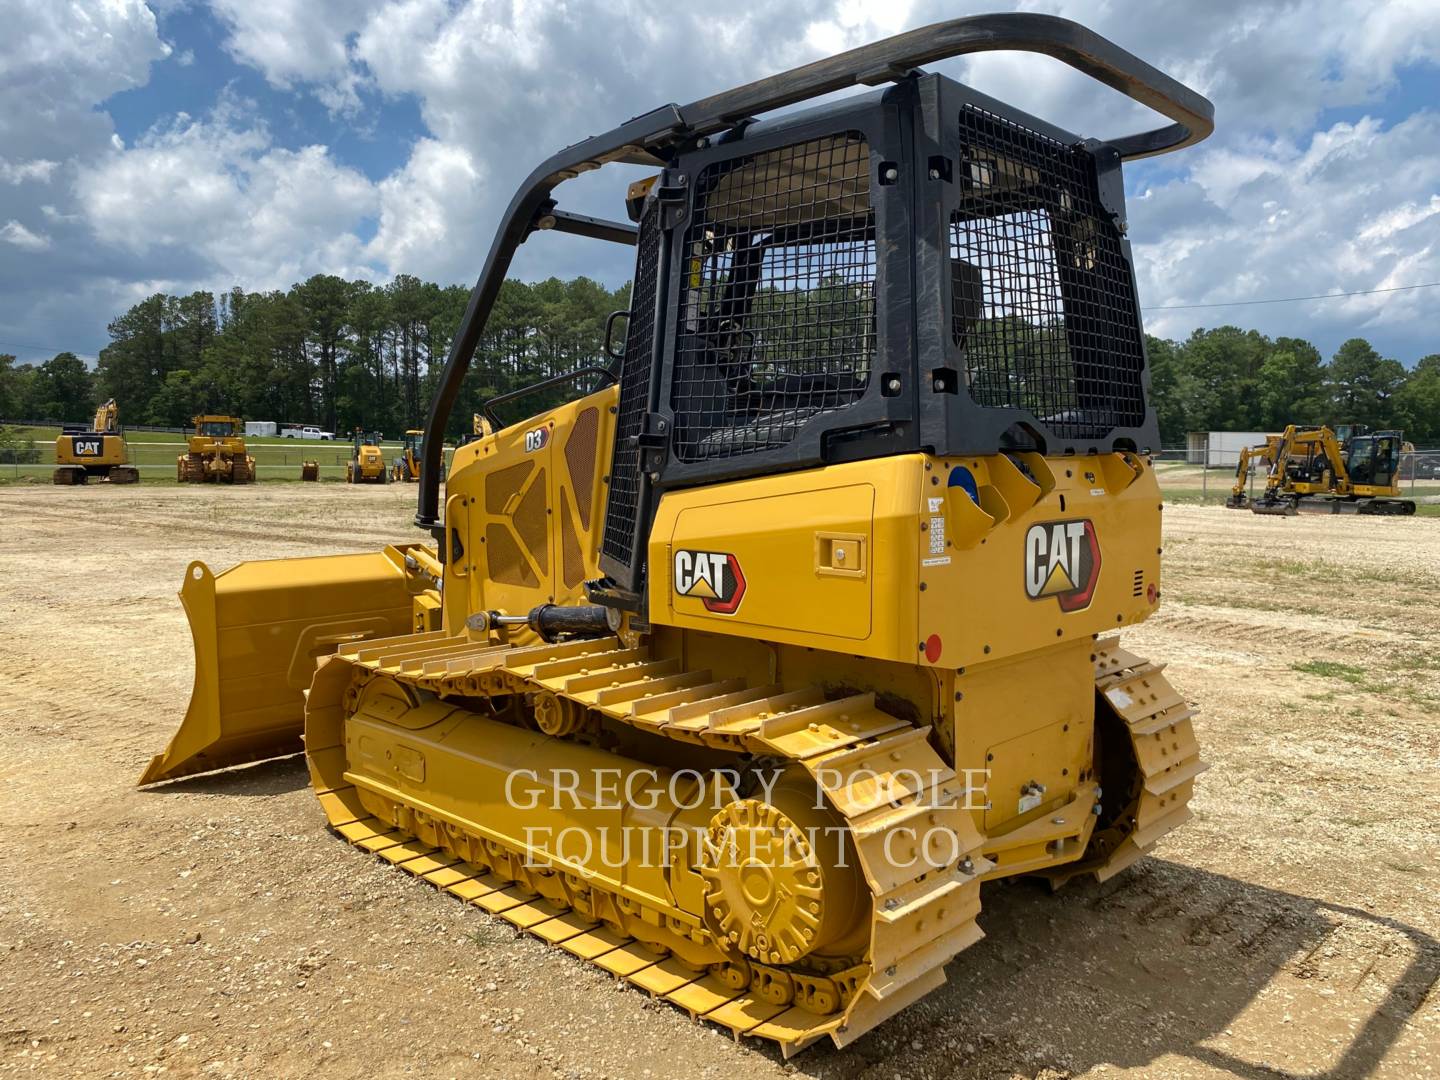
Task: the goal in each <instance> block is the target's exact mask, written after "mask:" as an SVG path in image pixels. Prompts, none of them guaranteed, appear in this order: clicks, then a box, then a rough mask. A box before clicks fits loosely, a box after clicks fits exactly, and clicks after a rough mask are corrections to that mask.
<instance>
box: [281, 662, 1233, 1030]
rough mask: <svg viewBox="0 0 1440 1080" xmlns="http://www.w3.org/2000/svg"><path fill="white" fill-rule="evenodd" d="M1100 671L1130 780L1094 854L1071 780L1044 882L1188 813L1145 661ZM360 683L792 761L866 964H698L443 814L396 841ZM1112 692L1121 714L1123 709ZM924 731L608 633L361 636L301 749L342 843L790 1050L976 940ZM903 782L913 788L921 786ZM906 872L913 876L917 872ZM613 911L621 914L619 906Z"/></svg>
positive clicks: (1113, 859)
mask: <svg viewBox="0 0 1440 1080" xmlns="http://www.w3.org/2000/svg"><path fill="white" fill-rule="evenodd" d="M1096 666H1097V690H1099V691H1100V692H1101V693H1103V694H1105V695H1106V700H1109V701H1110V702H1111V703H1112V705H1114V707H1115V709H1116V712H1117V714H1119V715H1121V716H1123V717H1125V722H1126V723H1127V724H1128V726H1129V730H1130V731H1131V733H1132V737H1133V739H1134V740H1135V741H1134V743H1133V746H1132V748H1131V751H1130V752H1131V753H1132V754H1133V755H1134V757H1135V759H1137V760H1139V761H1140V762H1141V770H1142V771H1143V778H1142V777H1141V776H1140V775H1139V774H1137V775H1136V777H1135V782H1134V784H1133V785H1132V786H1133V788H1134V791H1133V792H1131V793H1130V798H1129V801H1128V802H1127V804H1126V805H1125V806H1123V807H1121V808H1120V809H1119V811H1118V812H1116V813H1113V814H1112V815H1110V817H1109V818H1108V819H1105V820H1103V821H1101V825H1103V826H1104V830H1103V832H1104V836H1103V840H1104V842H1103V843H1101V842H1100V841H1101V839H1102V836H1101V833H1100V832H1095V826H1096V822H1097V818H1096V817H1095V816H1094V815H1092V813H1091V810H1092V808H1093V806H1094V804H1095V800H1096V796H1097V795H1098V789H1097V788H1096V786H1095V785H1093V784H1090V785H1084V789H1085V790H1084V791H1082V793H1081V795H1080V797H1078V798H1077V799H1076V800H1075V802H1074V803H1072V804H1071V806H1070V807H1067V808H1066V809H1065V811H1064V812H1062V813H1061V814H1060V815H1059V816H1058V817H1057V818H1056V822H1057V823H1059V822H1060V821H1061V820H1062V819H1064V820H1067V821H1070V824H1069V825H1066V826H1063V827H1062V830H1061V831H1067V830H1068V833H1069V835H1067V836H1064V837H1061V838H1060V839H1059V840H1057V843H1060V844H1067V843H1068V844H1070V845H1071V846H1072V847H1073V850H1074V851H1075V852H1076V853H1077V855H1079V853H1081V852H1082V851H1083V852H1084V853H1085V857H1084V858H1083V859H1081V860H1080V861H1077V862H1075V863H1073V864H1070V865H1068V866H1065V867H1063V868H1061V869H1062V870H1063V873H1059V874H1055V875H1053V877H1052V880H1055V882H1056V883H1057V884H1058V883H1060V882H1061V881H1063V880H1065V879H1068V878H1069V877H1073V876H1074V875H1075V874H1077V873H1095V874H1096V875H1097V876H1099V877H1101V878H1102V879H1103V878H1104V877H1108V876H1110V875H1112V874H1114V873H1118V872H1119V870H1120V869H1123V868H1124V866H1127V865H1129V864H1130V863H1131V862H1133V861H1134V860H1135V859H1137V858H1139V857H1140V856H1141V855H1142V854H1144V852H1145V851H1146V850H1148V848H1149V846H1150V845H1152V844H1153V843H1154V842H1155V840H1156V839H1157V838H1158V837H1159V836H1160V835H1161V834H1163V833H1164V832H1168V831H1169V829H1170V828H1173V827H1174V826H1175V825H1178V824H1179V823H1181V822H1182V821H1183V820H1185V819H1186V818H1188V816H1189V812H1188V810H1187V809H1186V808H1185V802H1186V801H1188V798H1189V793H1190V789H1191V787H1192V786H1193V777H1194V775H1195V773H1197V772H1199V771H1200V770H1201V769H1203V767H1204V766H1203V765H1201V764H1200V763H1199V760H1198V756H1195V754H1194V750H1195V748H1194V736H1193V731H1191V730H1190V723H1189V715H1190V713H1189V711H1188V710H1187V709H1185V708H1184V703H1183V701H1180V700H1179V698H1178V695H1176V694H1175V693H1174V691H1173V690H1171V689H1170V688H1169V686H1168V684H1166V683H1165V682H1164V679H1163V677H1161V675H1160V673H1159V669H1158V668H1156V667H1155V666H1154V665H1150V664H1146V663H1144V662H1143V661H1140V660H1139V659H1138V658H1135V657H1133V656H1131V655H1130V654H1129V653H1126V652H1124V650H1120V649H1119V648H1118V646H1114V645H1109V646H1104V647H1102V648H1101V649H1100V651H1098V652H1097V665H1096ZM374 679H389V680H394V681H395V682H397V683H401V684H404V685H406V686H409V687H412V688H413V689H414V690H416V691H419V692H422V693H424V694H427V695H434V696H435V697H438V698H440V699H447V698H456V699H460V698H463V699H467V700H473V699H475V698H477V697H478V698H487V697H503V696H509V695H517V694H524V695H528V697H529V700H531V701H538V700H541V699H547V698H553V699H554V700H555V701H557V702H560V703H562V704H561V705H559V706H552V707H551V708H550V709H549V713H548V715H549V721H550V723H552V724H554V725H557V726H558V728H563V729H564V730H563V731H561V732H560V733H561V734H562V735H563V734H568V733H569V732H570V731H571V730H573V725H574V724H576V723H578V722H579V721H580V720H582V719H583V718H584V717H585V716H587V715H590V714H594V713H598V714H600V715H602V716H604V717H607V718H609V719H610V720H612V721H618V722H620V723H623V724H628V725H631V726H633V727H635V728H638V729H641V730H645V731H648V732H651V733H653V734H657V735H660V736H662V737H664V738H668V739H674V740H677V741H681V742H687V743H691V744H699V745H704V746H708V747H711V748H714V749H722V750H734V751H736V752H737V753H744V754H751V755H757V756H761V757H764V758H767V759H771V760H773V759H777V758H778V759H782V760H783V761H785V762H788V763H790V764H792V765H794V766H798V767H800V768H803V769H804V770H806V772H808V773H809V774H810V776H811V777H813V778H814V780H815V783H816V784H817V785H818V789H819V790H823V791H824V793H825V796H826V798H827V800H828V801H829V804H830V805H831V806H832V807H833V808H834V809H835V810H836V811H837V812H838V813H839V814H840V815H841V816H842V817H843V819H844V821H845V824H846V825H847V827H848V829H849V831H850V835H851V837H852V839H853V841H854V847H855V851H856V853H857V856H858V859H859V863H860V868H861V870H862V871H863V874H864V878H865V881H866V882H867V883H868V885H869V889H870V893H871V905H870V910H869V914H868V918H869V920H870V930H869V941H868V947H867V948H866V949H865V952H864V955H863V957H857V962H856V963H855V964H854V965H853V966H851V967H849V968H846V969H844V970H840V971H833V972H830V973H829V974H828V975H827V974H824V973H815V972H803V971H796V970H793V969H788V968H786V967H784V966H781V965H775V966H771V965H766V964H761V963H758V962H754V961H741V962H740V963H739V964H737V963H734V962H729V961H725V960H724V954H723V953H721V952H719V949H720V946H721V944H722V943H713V944H714V947H715V949H716V950H717V959H720V960H721V962H720V963H717V964H713V965H710V966H709V967H708V968H705V967H696V966H693V965H692V964H687V963H685V962H683V961H682V960H681V959H680V958H679V956H678V955H666V953H665V952H664V951H663V950H662V949H657V948H655V947H652V946H647V945H646V944H644V943H642V942H641V941H639V940H637V939H636V938H634V937H632V936H630V935H628V934H626V933H623V932H618V931H619V929H620V928H619V927H617V926H616V925H615V924H614V923H613V922H612V923H611V924H610V925H608V926H607V925H604V924H603V923H602V921H601V920H598V919H596V918H592V917H590V915H591V914H593V913H594V912H595V911H596V907H595V905H594V903H593V901H591V900H587V903H586V905H585V906H586V907H587V911H588V912H589V913H588V914H587V911H580V910H577V909H576V907H575V905H574V904H573V903H570V902H568V901H569V900H570V899H571V892H570V891H568V890H567V889H565V888H564V887H562V883H561V879H562V877H563V876H564V875H558V874H550V875H544V874H541V875H529V874H527V873H525V872H524V871H520V870H517V869H516V867H517V866H518V865H519V863H521V862H522V861H523V856H524V854H525V853H524V852H523V851H513V852H509V853H501V852H498V851H497V852H496V856H497V857H494V858H488V859H485V860H484V861H483V862H482V860H480V859H477V858H476V853H477V851H483V850H484V849H483V848H482V846H481V845H480V844H479V843H478V842H477V838H475V837H469V836H463V835H460V834H461V832H462V830H461V829H460V828H459V827H458V826H457V824H456V823H454V822H448V821H438V822H436V823H434V825H433V827H430V826H429V825H427V826H426V827H425V828H423V829H420V830H407V829H404V828H398V827H395V823H394V822H390V821H385V820H382V819H380V818H378V817H375V816H373V815H372V814H370V813H369V812H368V811H367V810H366V809H365V807H364V805H363V804H362V802H361V799H360V794H359V792H358V791H357V789H356V788H355V787H354V786H353V784H352V783H350V782H349V780H348V777H347V763H346V761H345V752H346V751H345V739H344V734H343V726H344V723H345V718H346V716H347V715H348V713H349V710H350V709H352V708H353V707H354V703H355V701H356V699H357V697H358V695H359V693H360V691H361V689H363V688H364V686H365V685H366V684H367V683H368V682H370V681H371V680H374ZM1127 695H1129V696H1130V701H1131V704H1130V705H1129V706H1125V705H1122V704H1121V702H1123V701H1124V699H1125V698H1126V696H1127ZM1177 705H1178V707H1177ZM1127 710H1128V711H1127ZM1182 713H1183V715H1182ZM1132 714H1133V719H1132V718H1131V717H1132ZM557 718H558V719H557ZM1157 725H1158V726H1157ZM929 730H930V729H929V728H928V727H917V726H914V725H912V724H910V723H908V722H906V721H903V720H900V719H897V718H896V717H894V716H891V715H889V714H888V713H885V712H883V711H881V710H880V709H878V708H876V706H875V700H874V695H873V694H868V693H866V694H856V695H852V696H848V697H843V698H840V699H838V700H828V701H827V700H826V699H825V696H824V694H823V692H822V691H821V690H820V689H819V688H818V687H810V688H802V689H799V690H786V689H784V688H782V687H780V686H778V685H769V686H749V685H747V684H746V683H745V681H744V680H743V679H735V678H729V679H727V678H716V677H714V675H713V673H712V672H710V671H686V670H683V669H682V667H681V663H680V661H679V660H676V659H657V658H655V657H653V656H652V655H651V654H650V653H649V651H648V650H647V649H646V648H645V647H644V646H640V647H636V648H626V647H625V646H624V645H623V644H622V643H621V642H620V641H618V640H617V639H614V638H609V639H602V640H598V641H582V642H572V643H567V644H559V645H531V646H519V647H510V646H506V645H497V644H493V643H489V642H485V641H477V640H474V639H472V638H470V637H468V636H458V637H449V636H445V635H444V634H442V633H432V634H425V635H414V636H407V637H400V638H392V639H387V640H383V641H378V642H372V643H366V644H365V645H363V646H360V647H355V648H351V649H348V650H343V651H341V652H340V653H338V654H337V655H336V656H335V657H333V658H331V659H330V660H329V661H328V662H327V663H325V664H323V665H322V667H321V669H320V671H319V673H318V674H317V677H316V681H315V684H314V685H313V686H312V689H311V692H310V697H309V703H308V706H307V736H306V739H307V755H308V756H309V758H310V762H311V776H312V781H313V783H314V786H315V788H316V790H317V793H318V795H319V798H320V802H321V805H322V807H323V809H324V811H325V814H326V817H327V819H328V821H329V824H330V826H331V827H332V828H333V829H334V830H335V831H336V832H338V833H339V834H340V835H341V836H342V837H344V838H345V839H346V840H348V841H349V842H350V843H352V844H355V845H356V846H358V847H360V848H362V849H364V850H367V851H370V852H373V853H374V854H376V855H377V856H379V857H380V858H383V859H385V860H386V861H387V862H390V863H393V864H395V865H397V866H399V867H400V868H401V869H403V870H406V871H407V872H409V873H412V874H415V875H416V876H417V877H420V878H422V879H423V880H425V881H428V882H430V883H431V884H433V885H435V886H436V887H437V888H440V889H442V890H444V891H446V892H449V893H451V894H452V895H454V896H456V897H458V898H459V899H461V900H462V901H464V902H466V903H471V904H474V905H475V906H477V907H480V908H482V909H484V910H486V911H489V912H490V913H491V914H495V915H499V916H500V917H502V918H504V919H506V920H507V921H509V922H510V923H512V924H513V925H514V926H516V927H517V928H518V929H521V930H524V931H526V932H527V933H531V934H534V935H535V936H537V937H539V938H541V939H543V940H545V941H547V942H550V943H551V944H555V945H558V946H559V947H561V948H562V949H565V950H566V951H567V952H569V953H571V954H572V955H575V956H579V957H580V958H582V959H585V960H588V961H591V962H593V963H595V964H596V965H597V966H599V967H601V968H603V969H605V970H606V971H609V972H611V973H612V974H614V975H615V976H616V977H618V978H621V979H624V980H626V981H627V982H629V983H631V984H632V985H635V986H637V987H639V988H641V989H643V990H645V991H647V992H648V993H650V994H652V995H653V996H655V997H657V998H661V999H664V1000H666V1001H669V1002H671V1003H672V1004H674V1005H676V1006H678V1007H679V1008H681V1009H683V1010H685V1011H686V1012H689V1013H690V1014H691V1015H692V1016H693V1017H695V1018H696V1019H704V1020H707V1021H710V1022H713V1023H716V1024H718V1025H720V1026H722V1027H724V1028H727V1029H728V1030H730V1031H731V1032H733V1033H734V1035H735V1036H736V1037H737V1038H738V1037H740V1036H741V1035H747V1036H753V1037H756V1038H762V1039H767V1040H771V1041H774V1042H776V1043H778V1044H779V1045H780V1047H781V1049H782V1051H783V1052H784V1053H785V1054H786V1055H787V1056H788V1055H789V1054H791V1053H794V1052H795V1051H797V1050H799V1049H801V1048H803V1047H805V1046H806V1045H809V1044H810V1043H812V1042H814V1041H815V1040H817V1039H819V1038H821V1037H823V1036H826V1035H830V1036H832V1037H833V1038H834V1039H835V1041H836V1042H838V1043H841V1044H844V1043H846V1042H849V1041H851V1040H852V1039H854V1038H857V1037H858V1036H859V1035H860V1034H863V1033H864V1032H865V1031H868V1030H869V1029H870V1028H872V1027H874V1026H875V1025H876V1024H878V1023H880V1022H881V1021H883V1020H884V1019H886V1018H887V1017H889V1016H892V1015H894V1014H895V1013H896V1012H898V1011H900V1010H901V1009H903V1008H904V1007H905V1006H907V1005H909V1004H910V1003H911V1002H913V1001H915V1000H918V999H919V998H920V997H922V996H924V995H925V994H926V993H928V992H929V991H930V990H932V989H934V988H935V987H936V986H939V985H940V984H941V983H943V982H944V981H945V977H944V971H943V968H944V965H945V964H946V963H947V962H948V961H949V960H950V959H951V958H952V957H953V956H955V955H956V954H957V953H959V952H960V951H962V950H963V949H965V948H967V947H968V946H970V945H972V944H974V943H975V942H976V941H978V940H979V939H980V938H981V937H982V936H983V933H982V931H981V929H980V927H979V925H978V923H977V922H976V918H977V916H978V914H979V910H980V895H979V890H980V883H981V881H982V880H983V879H984V878H985V877H986V876H987V872H989V871H991V870H992V869H993V867H994V866H995V864H994V863H993V862H992V861H991V860H990V859H989V858H987V857H986V848H987V841H986V838H985V837H982V836H981V835H980V833H979V832H978V831H977V829H976V827H975V824H974V817H973V815H972V814H971V813H970V812H968V811H966V810H964V809H963V808H962V802H961V800H962V796H963V795H964V794H965V793H964V791H963V790H962V788H961V785H960V784H959V783H957V781H956V777H955V773H954V771H953V770H952V769H951V768H950V767H949V766H948V765H947V764H946V763H945V762H944V761H943V760H942V759H941V758H940V756H939V755H938V754H937V753H936V751H935V750H934V749H933V747H932V745H931V743H930V741H929V739H928V735H929ZM1157 734H1158V735H1160V736H1161V737H1162V739H1169V740H1170V743H1171V744H1172V745H1173V746H1174V747H1176V749H1166V748H1163V747H1162V748H1161V749H1160V750H1158V751H1154V750H1150V749H1148V748H1147V749H1142V746H1141V743H1142V741H1143V740H1145V739H1146V738H1149V737H1151V736H1155V735H1157ZM1157 745H1159V744H1157ZM1182 751H1184V754H1183V755H1182ZM1172 755H1181V756H1179V757H1173V758H1172ZM1192 758H1193V760H1192ZM919 777H925V778H927V782H925V783H917V782H916V780H917V778H919ZM1072 811H1073V813H1072ZM432 812H433V811H432ZM421 816H422V818H423V816H424V812H423V811H422V813H421ZM1047 817H1048V815H1047ZM402 820H404V819H402ZM936 825H938V826H940V827H941V828H942V829H943V830H948V831H949V832H950V833H952V834H953V835H954V836H955V837H956V838H957V839H958V850H959V851H960V852H961V853H962V854H961V855H960V857H959V858H958V859H957V858H955V857H954V851H955V850H956V849H955V848H953V847H952V848H951V849H950V850H947V851H933V852H932V851H917V850H916V846H917V845H916V844H915V842H914V839H913V838H914V837H915V836H916V835H922V834H921V833H920V832H919V831H918V829H917V826H918V827H929V826H936ZM417 831H421V832H424V833H425V834H426V835H425V836H423V837H422V836H418V835H416V832H417ZM1092 832H1094V834H1095V835H1094V840H1095V842H1094V843H1091V841H1092ZM1005 840H1006V838H1003V837H1002V838H1000V841H1001V842H1000V843H999V846H1000V847H1004V846H1005V843H1004V841H1005ZM1014 842H1016V841H1013V840H1012V841H1011V843H1014ZM487 843H490V844H493V840H489V841H487ZM907 843H908V845H909V846H908V848H907V847H906V844H907ZM1087 843H1088V844H1089V846H1088V847H1087ZM920 846H921V847H924V846H925V845H924V844H921V845H920ZM897 849H898V851H899V852H900V853H901V854H903V855H904V856H906V857H907V858H904V859H901V860H899V862H898V863H897V861H893V860H892V858H891V856H892V855H894V854H895V853H896V852H897ZM917 865H918V866H919V867H921V868H922V871H923V872H920V873H916V867H917ZM617 902H619V903H620V905H621V907H622V908H623V906H624V904H623V900H619V901H617ZM660 914H661V915H664V916H667V917H668V916H670V914H671V913H669V912H661V913H660ZM607 921H608V920H607ZM699 933H701V934H703V933H705V931H704V930H703V929H702V930H700V931H699Z"/></svg>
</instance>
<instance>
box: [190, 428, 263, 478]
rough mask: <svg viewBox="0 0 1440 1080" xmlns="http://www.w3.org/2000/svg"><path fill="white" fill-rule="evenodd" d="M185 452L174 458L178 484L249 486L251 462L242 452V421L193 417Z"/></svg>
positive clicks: (243, 444) (251, 472) (253, 461)
mask: <svg viewBox="0 0 1440 1080" xmlns="http://www.w3.org/2000/svg"><path fill="white" fill-rule="evenodd" d="M192 423H193V424H194V425H195V430H194V432H193V433H192V434H191V435H190V438H189V439H188V440H187V446H186V452H185V453H183V454H181V455H180V456H179V457H177V458H176V459H175V479H176V481H177V482H179V483H182V484H210V483H225V484H253V483H254V482H255V459H254V458H253V457H251V456H250V455H249V454H247V453H246V452H245V421H243V420H241V419H240V418H239V417H236V416H211V415H209V414H205V415H201V416H197V417H195V418H194V420H193V421H192Z"/></svg>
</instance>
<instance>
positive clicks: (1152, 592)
mask: <svg viewBox="0 0 1440 1080" xmlns="http://www.w3.org/2000/svg"><path fill="white" fill-rule="evenodd" d="M1145 599H1146V600H1149V601H1150V603H1152V604H1153V603H1155V601H1157V600H1159V599H1160V590H1159V589H1157V588H1156V587H1155V583H1154V582H1153V581H1152V582H1151V583H1150V587H1149V588H1147V589H1146V590H1145Z"/></svg>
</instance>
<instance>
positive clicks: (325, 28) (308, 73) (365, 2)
mask: <svg viewBox="0 0 1440 1080" xmlns="http://www.w3.org/2000/svg"><path fill="white" fill-rule="evenodd" d="M380 2H381V0H211V3H210V6H211V8H212V9H213V10H214V12H215V14H216V15H217V16H219V18H220V19H221V20H222V21H223V22H224V23H225V24H226V26H227V27H228V28H229V31H230V36H229V38H228V39H227V42H226V47H227V48H228V49H229V50H230V53H231V54H232V55H233V56H234V57H235V58H236V59H237V60H240V61H241V62H243V63H247V64H249V65H251V66H252V67H254V68H255V69H256V70H258V71H259V72H260V73H261V74H263V75H264V76H265V78H266V79H267V80H268V81H269V83H270V84H271V85H272V86H275V87H279V88H281V89H289V88H290V87H292V86H294V85H296V84H297V83H316V84H320V88H321V91H320V94H319V96H320V100H321V102H322V103H323V104H324V105H325V106H326V107H327V108H329V109H330V110H331V111H332V112H351V111H353V110H355V109H356V108H358V107H359V104H360V101H359V97H358V95H357V92H356V91H357V87H358V85H359V84H360V83H361V82H362V81H363V80H362V79H361V77H360V76H359V75H358V73H357V72H355V71H354V70H353V68H352V67H351V63H350V54H349V49H348V46H347V44H346V42H347V39H348V38H349V37H350V35H351V34H353V33H355V32H356V31H357V30H359V29H360V27H361V26H363V25H364V22H365V19H366V17H367V16H368V15H369V14H370V12H371V11H372V10H374V9H375V8H376V7H378V6H379V4H380Z"/></svg>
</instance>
